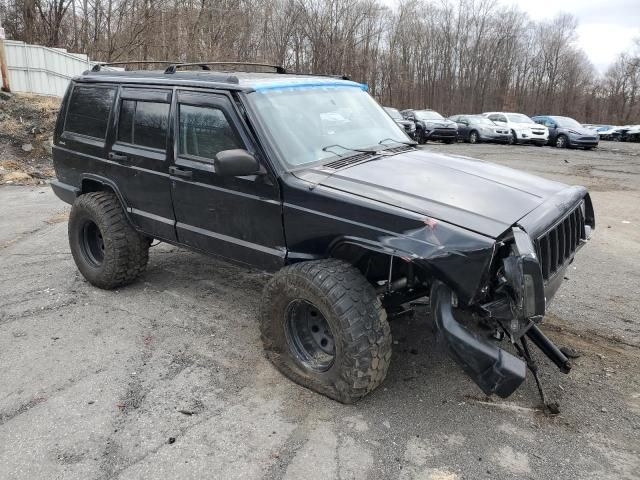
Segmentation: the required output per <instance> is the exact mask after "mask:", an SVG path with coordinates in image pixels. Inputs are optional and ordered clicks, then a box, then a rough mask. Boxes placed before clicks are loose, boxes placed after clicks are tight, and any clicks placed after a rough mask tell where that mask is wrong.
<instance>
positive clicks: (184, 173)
mask: <svg viewBox="0 0 640 480" xmlns="http://www.w3.org/2000/svg"><path fill="white" fill-rule="evenodd" d="M169 173H170V174H171V175H175V176H176V177H182V178H193V171H192V170H184V169H182V168H180V167H173V166H171V167H169Z"/></svg>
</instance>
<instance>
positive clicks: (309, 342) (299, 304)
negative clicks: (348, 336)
mask: <svg viewBox="0 0 640 480" xmlns="http://www.w3.org/2000/svg"><path fill="white" fill-rule="evenodd" d="M286 315H287V323H286V326H285V329H286V338H287V343H288V345H289V348H290V349H291V352H292V353H293V354H294V355H295V357H296V359H297V360H298V361H299V362H300V363H301V364H303V365H304V366H305V367H306V368H308V369H310V370H314V371H317V372H325V371H327V370H328V369H329V368H330V367H331V365H332V364H333V361H334V359H335V357H336V344H335V341H334V339H333V332H332V331H331V326H330V325H329V322H327V320H326V319H325V318H324V315H322V313H321V312H320V311H319V310H318V309H317V308H316V307H314V306H313V305H312V304H311V303H309V302H307V301H306V300H294V301H293V302H291V303H290V304H289V306H288V307H287V314H286Z"/></svg>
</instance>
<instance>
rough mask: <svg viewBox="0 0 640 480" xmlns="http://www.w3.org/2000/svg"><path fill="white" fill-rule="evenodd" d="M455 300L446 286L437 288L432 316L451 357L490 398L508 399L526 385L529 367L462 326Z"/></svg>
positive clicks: (435, 284)
mask: <svg viewBox="0 0 640 480" xmlns="http://www.w3.org/2000/svg"><path fill="white" fill-rule="evenodd" d="M451 297H452V292H451V289H450V288H449V287H447V286H446V285H445V284H444V283H442V282H435V283H434V284H433V286H432V288H431V299H430V300H431V302H430V303H431V312H432V315H433V318H434V320H435V324H436V326H437V329H438V332H439V334H440V335H442V337H444V339H445V341H446V345H447V349H448V351H449V354H450V355H451V356H452V357H453V359H454V360H455V361H456V362H457V363H458V364H459V365H460V366H461V367H462V369H463V370H464V371H465V373H466V374H467V375H469V377H471V379H472V380H473V381H474V382H476V384H477V385H478V386H479V387H480V389H482V391H483V392H484V393H485V394H486V395H491V394H493V393H495V394H496V395H498V396H500V397H502V398H506V397H508V396H509V395H511V394H512V393H513V392H514V391H515V390H516V389H517V388H518V387H519V386H520V385H521V384H522V382H523V381H524V379H525V376H526V374H527V365H526V363H525V362H523V361H522V360H520V359H519V358H517V357H515V356H514V355H512V354H510V353H509V352H506V351H505V350H502V349H501V348H498V347H496V346H495V345H492V344H491V343H488V342H487V341H486V340H484V339H482V338H480V337H479V336H478V335H475V334H474V333H472V332H470V331H469V330H467V329H466V328H464V327H463V326H462V325H460V323H458V321H457V320H456V319H455V317H454V315H453V307H452V304H451ZM532 341H534V342H535V340H533V339H532Z"/></svg>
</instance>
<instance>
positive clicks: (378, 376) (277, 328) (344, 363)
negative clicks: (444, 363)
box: [260, 259, 391, 403]
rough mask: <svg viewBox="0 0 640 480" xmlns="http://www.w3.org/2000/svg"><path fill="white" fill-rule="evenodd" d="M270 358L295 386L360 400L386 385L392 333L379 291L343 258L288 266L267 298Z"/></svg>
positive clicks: (264, 326)
mask: <svg viewBox="0 0 640 480" xmlns="http://www.w3.org/2000/svg"><path fill="white" fill-rule="evenodd" d="M260 317H261V320H260V331H261V334H262V341H263V343H264V349H265V352H266V355H267V358H269V360H271V362H272V363H273V364H274V365H275V366H276V368H277V369H278V370H280V372H281V373H283V374H284V375H285V376H287V377H288V378H290V379H291V380H293V381H294V382H296V383H298V384H300V385H302V386H304V387H307V388H309V389H310V390H313V391H315V392H318V393H321V394H322V395H326V396H327V397H329V398H332V399H334V400H337V401H339V402H342V403H354V402H355V401H357V400H359V399H360V398H362V397H364V396H365V395H367V394H368V393H369V392H371V391H373V390H374V389H376V388H377V387H378V386H379V385H380V384H381V383H382V381H383V380H384V378H385V376H386V374H387V370H388V368H389V362H390V359H391V331H390V328H389V324H388V322H387V316H386V312H385V311H384V309H383V307H382V304H381V303H380V300H379V299H378V297H377V295H376V293H375V290H374V289H373V287H372V286H371V284H369V282H368V281H367V280H366V279H365V278H364V277H363V276H362V274H361V273H360V272H359V271H358V270H357V269H356V268H354V267H353V266H351V265H350V264H348V263H346V262H344V261H342V260H334V259H329V260H320V261H311V262H302V263H297V264H295V265H291V266H287V267H285V268H283V269H282V270H280V271H279V272H278V273H276V274H275V275H274V276H273V277H272V278H271V279H270V280H269V282H268V283H267V285H266V286H265V288H264V292H263V295H262V312H261V316H260Z"/></svg>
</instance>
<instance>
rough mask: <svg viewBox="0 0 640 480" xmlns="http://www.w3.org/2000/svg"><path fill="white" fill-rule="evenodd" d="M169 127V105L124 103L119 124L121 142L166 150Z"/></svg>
mask: <svg viewBox="0 0 640 480" xmlns="http://www.w3.org/2000/svg"><path fill="white" fill-rule="evenodd" d="M168 127H169V104H168V103H159V102H143V101H139V100H123V101H122V104H121V105H120V120H119V122H118V140H119V141H121V142H126V143H131V144H133V145H140V146H142V147H149V148H157V149H161V150H164V149H165V148H166V146H167V130H168Z"/></svg>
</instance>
